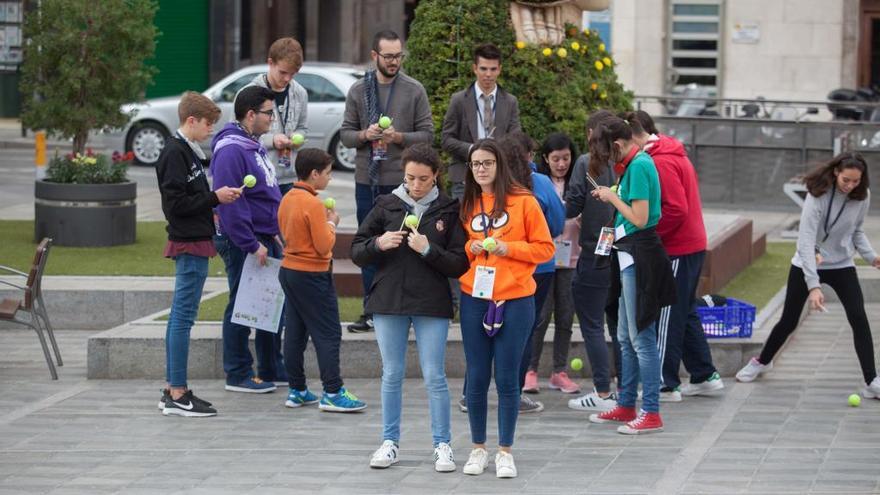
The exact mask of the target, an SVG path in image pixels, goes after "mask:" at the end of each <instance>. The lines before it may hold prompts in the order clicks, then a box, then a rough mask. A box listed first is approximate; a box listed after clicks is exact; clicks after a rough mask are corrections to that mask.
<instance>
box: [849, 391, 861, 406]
mask: <svg viewBox="0 0 880 495" xmlns="http://www.w3.org/2000/svg"><path fill="white" fill-rule="evenodd" d="M847 402H849V405H851V406H852V407H859V405H860V404H861V403H862V398H861V397H859V394H852V395H850V396H849V399H848V400H847Z"/></svg>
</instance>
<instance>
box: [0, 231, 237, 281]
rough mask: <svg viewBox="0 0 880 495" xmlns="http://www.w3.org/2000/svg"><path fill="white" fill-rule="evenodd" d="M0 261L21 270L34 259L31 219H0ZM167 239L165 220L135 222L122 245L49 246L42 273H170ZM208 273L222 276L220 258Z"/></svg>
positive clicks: (214, 259) (28, 268) (169, 274)
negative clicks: (133, 236) (130, 240)
mask: <svg viewBox="0 0 880 495" xmlns="http://www.w3.org/2000/svg"><path fill="white" fill-rule="evenodd" d="M0 239H3V247H2V249H0V264H3V265H7V266H11V267H13V268H16V269H18V270H21V271H28V270H30V266H31V262H32V261H33V259H34V250H35V249H36V247H37V243H36V242H34V222H33V221H32V220H2V221H0ZM167 240H168V237H167V234H166V232H165V222H138V224H137V241H136V242H135V243H134V244H129V245H126V246H113V247H65V246H52V249H51V251H50V253H49V263H48V265H46V275H136V276H137V275H143V276H171V275H174V263H173V262H172V261H171V260H169V259H166V258H164V257H162V251H163V249H164V248H165V243H166V241H167ZM208 270H209V271H208V273H209V274H210V275H212V276H222V275H224V272H223V261H222V260H221V259H220V257H219V256H215V257H214V258H212V259H211V264H210V265H209V269H208Z"/></svg>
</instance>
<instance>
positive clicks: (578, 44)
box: [571, 41, 581, 51]
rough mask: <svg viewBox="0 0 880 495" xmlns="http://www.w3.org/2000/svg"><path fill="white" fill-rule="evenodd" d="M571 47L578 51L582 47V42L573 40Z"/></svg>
mask: <svg viewBox="0 0 880 495" xmlns="http://www.w3.org/2000/svg"><path fill="white" fill-rule="evenodd" d="M571 49H572V50H574V51H578V50H580V49H581V44H580V43H578V42H577V41H572V42H571Z"/></svg>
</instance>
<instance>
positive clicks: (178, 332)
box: [165, 254, 208, 387]
mask: <svg viewBox="0 0 880 495" xmlns="http://www.w3.org/2000/svg"><path fill="white" fill-rule="evenodd" d="M207 278H208V258H205V257H204V256H193V255H191V254H181V255H180V256H177V257H175V258H174V298H173V299H172V300H171V314H170V315H169V316H168V326H167V327H166V328H165V379H166V380H168V385H171V386H172V387H186V366H187V361H188V359H189V332H190V330H192V326H193V323H195V320H196V316H197V315H198V314H199V300H201V298H202V289H204V288H205V279H207Z"/></svg>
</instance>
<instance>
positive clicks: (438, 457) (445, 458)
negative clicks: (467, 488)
mask: <svg viewBox="0 0 880 495" xmlns="http://www.w3.org/2000/svg"><path fill="white" fill-rule="evenodd" d="M434 471H437V472H439V473H450V472H452V471H455V459H454V458H453V455H452V447H450V446H449V444H448V443H443V442H440V443H439V444H437V447H435V448H434Z"/></svg>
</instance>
